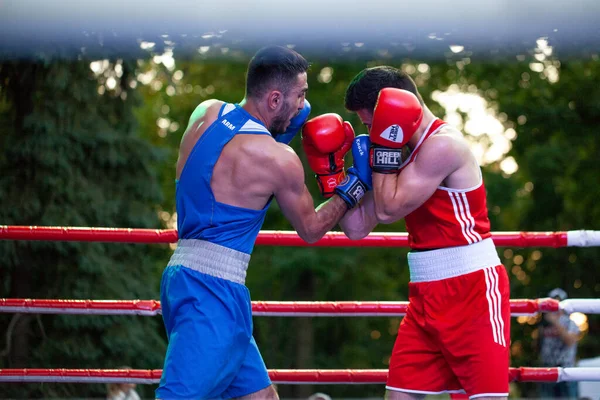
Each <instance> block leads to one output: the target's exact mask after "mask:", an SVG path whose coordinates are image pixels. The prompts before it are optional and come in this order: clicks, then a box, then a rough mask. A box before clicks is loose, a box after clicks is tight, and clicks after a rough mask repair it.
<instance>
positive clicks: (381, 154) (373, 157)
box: [369, 144, 402, 174]
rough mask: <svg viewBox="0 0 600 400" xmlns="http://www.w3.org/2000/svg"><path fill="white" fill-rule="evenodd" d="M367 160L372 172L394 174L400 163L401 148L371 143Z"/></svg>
mask: <svg viewBox="0 0 600 400" xmlns="http://www.w3.org/2000/svg"><path fill="white" fill-rule="evenodd" d="M369 162H370V164H371V168H372V169H373V172H377V173H379V174H395V173H397V172H398V170H399V169H400V166H401V165H402V149H392V148H390V147H384V146H378V145H375V144H374V145H371V149H370V153H369Z"/></svg>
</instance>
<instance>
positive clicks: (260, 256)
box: [0, 49, 600, 398]
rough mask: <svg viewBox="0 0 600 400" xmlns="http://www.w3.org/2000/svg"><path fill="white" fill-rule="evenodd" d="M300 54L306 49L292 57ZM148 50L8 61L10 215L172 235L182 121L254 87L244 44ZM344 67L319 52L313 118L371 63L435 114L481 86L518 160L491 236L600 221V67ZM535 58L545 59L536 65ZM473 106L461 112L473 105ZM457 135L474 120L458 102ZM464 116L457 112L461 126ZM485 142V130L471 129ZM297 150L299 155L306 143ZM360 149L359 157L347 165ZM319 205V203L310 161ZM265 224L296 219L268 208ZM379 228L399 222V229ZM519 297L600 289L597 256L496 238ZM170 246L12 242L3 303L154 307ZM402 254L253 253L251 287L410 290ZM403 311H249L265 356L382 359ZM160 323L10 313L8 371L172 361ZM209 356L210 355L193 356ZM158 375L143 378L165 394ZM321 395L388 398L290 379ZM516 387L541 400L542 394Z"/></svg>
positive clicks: (0, 178) (382, 363)
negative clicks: (359, 314)
mask: <svg viewBox="0 0 600 400" xmlns="http://www.w3.org/2000/svg"><path fill="white" fill-rule="evenodd" d="M298 50H299V51H300V52H302V49H298ZM211 54H212V53H211V52H210V51H209V52H206V53H203V54H198V55H196V56H195V57H189V55H188V56H181V57H178V55H177V53H175V58H174V59H172V58H171V54H162V55H161V54H151V53H149V56H148V57H146V58H144V59H134V60H128V59H117V58H110V57H107V58H106V59H105V60H98V59H87V58H85V57H84V56H82V57H81V58H80V59H79V60H65V59H60V58H48V57H45V58H42V57H40V58H39V59H35V60H31V59H30V60H3V61H2V62H1V63H0V124H1V125H0V126H1V128H0V129H1V134H0V148H1V151H0V200H1V202H0V224H4V225H40V226H48V225H58V226H101V227H135V228H171V227H173V222H174V219H173V212H174V165H175V160H176V157H177V147H178V144H179V141H180V139H181V135H182V134H183V131H184V130H185V128H186V126H187V122H188V117H189V115H190V114H191V112H192V111H193V109H194V108H195V106H196V105H197V104H198V103H200V102H201V101H203V100H205V99H208V98H213V97H216V98H219V99H222V100H225V101H230V102H237V101H239V100H241V99H242V98H243V96H244V82H245V77H244V75H245V70H246V65H247V62H248V60H249V56H250V55H251V54H250V53H241V52H232V53H230V54H227V55H225V56H220V57H216V56H211ZM535 56H536V54H534V52H533V51H532V53H531V54H527V55H522V56H519V57H517V58H516V59H513V60H502V61H495V62H492V61H491V60H479V61H477V60H470V59H469V58H468V57H465V56H461V55H451V56H448V58H447V59H442V60H440V59H433V60H410V59H402V60H390V59H383V58H382V59H380V60H377V59H372V60H361V59H354V60H340V59H328V58H327V57H324V56H323V55H320V56H318V57H311V55H310V54H307V58H309V60H310V61H311V62H312V67H311V70H310V73H309V86H310V89H309V93H308V96H307V97H308V98H309V99H310V101H311V104H312V106H313V111H312V115H313V116H316V115H318V114H322V113H325V112H336V113H339V114H341V115H342V116H343V117H344V118H345V119H348V120H349V121H350V122H352V123H353V125H354V126H355V129H356V131H357V134H360V133H365V129H364V127H362V126H361V125H360V121H359V120H358V119H357V117H356V116H354V115H351V114H350V113H348V112H346V111H345V110H344V108H343V96H344V91H345V88H346V86H347V84H348V82H349V80H350V79H351V78H352V77H353V76H354V75H355V74H356V73H357V72H359V71H360V70H361V69H362V68H364V67H366V66H372V65H378V64H391V65H394V66H397V67H403V68H405V69H406V70H407V71H408V72H409V73H411V75H412V76H413V78H414V79H415V80H416V81H417V82H418V84H419V86H420V90H421V93H422V94H423V97H424V99H425V100H426V102H427V103H428V104H429V106H430V108H431V109H432V110H433V111H434V113H436V114H437V115H438V116H440V117H444V116H445V110H444V108H443V107H442V106H441V105H440V104H438V103H436V102H435V101H434V100H433V99H432V93H433V92H434V91H442V92H443V91H446V90H447V89H448V88H449V87H451V85H454V86H452V87H453V88H454V89H455V90H456V89H458V90H459V91H461V92H464V93H472V94H478V95H480V96H481V97H482V98H483V99H484V100H486V101H487V106H486V107H487V108H488V109H489V110H491V111H492V112H493V113H494V114H495V115H496V116H497V117H498V119H499V120H500V121H501V122H502V124H503V126H504V127H505V128H506V129H509V128H512V129H514V133H516V135H514V134H513V135H512V136H513V141H512V148H511V149H510V151H509V152H508V154H506V156H508V157H513V158H514V160H515V161H516V163H517V165H518V170H517V171H516V172H514V173H513V174H510V175H509V174H507V173H505V172H503V170H502V168H501V166H500V164H501V162H502V159H499V160H497V161H494V162H492V163H488V164H486V165H485V166H484V167H483V171H484V176H485V180H486V185H487V189H488V205H489V209H490V219H491V221H492V229H493V231H518V230H523V231H562V230H573V229H596V230H599V229H600V201H598V199H600V186H599V185H598V183H599V178H600V165H599V163H600V157H599V156H598V154H599V152H600V136H599V135H598V132H597V131H598V125H599V124H600V65H599V64H598V62H597V60H596V59H594V58H591V59H584V60H577V59H567V60H559V59H557V58H555V57H547V58H544V57H541V58H542V59H541V60H540V57H539V55H538V57H537V59H536V58H534V57H535ZM532 63H533V64H532ZM463 111H464V110H463ZM459 115H460V117H461V118H459V120H458V125H459V128H461V129H462V128H464V126H463V125H464V124H465V123H466V122H467V120H468V118H469V117H468V115H467V114H466V112H461V111H460V110H459ZM455 122H456V121H455ZM470 140H472V141H473V142H474V143H475V142H479V143H480V144H481V145H482V146H483V147H486V146H489V145H490V144H491V143H489V140H490V139H489V137H488V136H487V135H485V134H483V135H479V136H472V137H470ZM292 146H293V147H294V148H295V149H296V151H297V152H298V153H299V155H300V157H301V158H302V159H303V160H304V155H303V153H302V150H301V148H300V142H299V139H298V138H296V139H295V140H294V141H293V143H292ZM350 161H351V157H350V156H348V157H347V162H350ZM306 179H307V184H308V186H309V188H310V189H311V191H312V193H313V194H314V199H315V204H319V202H321V201H322V200H321V199H320V198H319V195H318V191H317V188H316V184H315V182H314V180H313V178H312V174H311V173H310V171H308V169H307V170H306ZM264 229H286V230H287V229H291V226H290V224H289V223H288V222H287V221H286V220H285V219H284V217H283V216H282V214H281V213H280V212H279V209H278V207H277V204H276V203H274V204H273V206H272V207H271V209H270V210H269V213H268V215H267V218H266V222H265V225H264ZM377 230H378V231H403V230H404V224H403V223H402V222H399V223H396V224H392V225H388V226H379V227H378V228H377ZM498 251H499V254H500V256H501V258H502V260H503V262H504V264H505V266H506V268H507V269H508V271H509V276H510V277H511V279H512V280H511V290H512V297H513V298H537V297H544V296H545V295H546V294H547V292H548V291H549V290H550V289H551V288H553V287H556V286H560V287H563V288H565V289H566V290H567V292H568V293H569V294H570V296H571V297H573V298H594V297H599V296H600V282H598V281H597V276H598V271H600V261H599V259H600V251H599V250H598V248H589V249H582V248H561V249H550V248H510V249H508V248H499V249H498ZM170 252H171V249H170V247H169V246H168V245H139V244H136V245H134V244H123V245H119V244H100V243H97V244H89V243H76V242H64V243H60V242H57V243H54V242H26V241H23V242H13V241H2V242H0V297H7V298H55V299H62V298H73V299H158V298H159V281H160V276H161V272H162V268H163V267H164V265H165V264H166V262H167V261H168V258H169V255H170ZM406 252H407V250H406V249H377V248H374V249H369V248H362V249H361V248H337V249H325V248H282V247H281V248H275V247H256V248H255V251H254V254H253V257H252V260H251V263H250V269H249V275H248V280H247V285H248V287H249V288H250V291H251V293H252V297H253V299H254V300H365V301H366V300H406V298H407V282H408V270H407V266H406ZM399 322H400V319H398V318H385V317H373V318H286V317H257V318H255V337H256V339H257V341H258V343H259V346H260V348H261V351H262V354H263V357H264V359H265V361H266V363H267V366H268V367H269V368H272V369H289V368H292V369H296V368H320V369H328V368H357V369H359V368H361V369H362V368H374V369H382V368H383V369H384V368H387V365H388V364H387V363H388V357H389V354H390V351H391V349H392V345H393V342H394V339H395V335H396V331H397V328H398V324H399ZM588 322H589V324H588V326H587V329H588V332H587V333H586V335H585V337H584V339H583V341H582V342H580V351H579V355H580V357H582V358H589V357H595V356H597V355H598V354H600V342H599V341H598V340H597V339H596V337H597V335H598V332H599V331H600V323H599V319H598V318H595V317H594V316H589V321H588ZM538 323H539V318H521V319H519V320H517V319H516V318H513V319H512V326H513V328H512V366H515V367H517V366H536V365H538V361H537V345H538V344H537V340H536V339H537V324H538ZM165 342H166V341H165V336H164V332H163V327H162V322H161V320H160V317H155V318H152V317H136V316H123V317H118V316H60V315H35V314H0V368H118V367H121V366H124V365H127V366H131V367H133V368H139V369H160V368H162V360H163V356H164V352H165ZM199 362H201V360H199ZM154 388H155V386H154V385H146V386H144V387H140V386H138V391H139V392H140V393H141V394H142V395H143V397H146V398H151V397H153V390H154ZM316 390H319V391H325V392H328V393H330V394H331V395H332V396H334V397H365V396H372V397H379V396H382V394H383V391H384V388H383V386H380V385H336V386H331V387H323V386H313V387H310V386H287V385H280V386H279V391H280V395H281V396H282V397H287V398H290V397H307V396H308V395H309V394H310V393H312V392H314V391H316ZM515 393H518V394H520V395H522V396H526V395H530V396H531V395H534V394H535V387H534V386H533V385H528V384H519V385H518V386H516V389H515ZM104 395H105V388H104V387H103V386H102V385H100V384H91V385H87V384H64V383H57V384H3V385H1V386H0V397H13V398H42V397H46V398H51V397H63V398H65V397H103V396H104Z"/></svg>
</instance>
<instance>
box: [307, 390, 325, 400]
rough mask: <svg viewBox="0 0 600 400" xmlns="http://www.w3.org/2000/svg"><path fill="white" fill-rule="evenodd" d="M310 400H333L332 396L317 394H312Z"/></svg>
mask: <svg viewBox="0 0 600 400" xmlns="http://www.w3.org/2000/svg"><path fill="white" fill-rule="evenodd" d="M308 400H331V396H329V395H328V394H325V393H321V392H317V393H314V394H312V395H311V396H310V397H309V398H308Z"/></svg>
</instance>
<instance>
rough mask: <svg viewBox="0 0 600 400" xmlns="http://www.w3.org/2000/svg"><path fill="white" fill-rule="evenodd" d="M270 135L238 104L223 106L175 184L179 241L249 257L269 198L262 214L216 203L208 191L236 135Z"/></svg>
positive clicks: (210, 191) (211, 193) (194, 149)
mask: <svg viewBox="0 0 600 400" xmlns="http://www.w3.org/2000/svg"><path fill="white" fill-rule="evenodd" d="M241 134H253V135H271V134H270V133H269V131H268V129H267V128H266V127H265V126H264V125H263V124H262V123H261V122H260V121H259V120H257V119H255V118H253V117H252V116H251V115H250V114H249V113H248V112H246V110H244V109H243V108H242V107H240V106H239V105H238V104H231V103H225V104H224V105H223V106H222V107H221V110H220V111H219V117H218V118H217V119H216V120H215V122H213V123H212V124H211V125H210V126H209V127H208V128H207V129H206V131H205V132H204V133H203V134H202V136H201V137H200V139H198V141H197V142H196V144H195V145H194V148H193V149H192V151H191V153H190V155H189V157H188V159H187V161H186V163H185V166H184V167H183V170H182V171H181V175H180V176H179V180H176V181H175V185H176V191H175V200H176V207H177V230H178V233H179V238H180V239H201V240H206V241H208V242H211V243H215V244H218V245H221V246H225V247H228V248H230V249H234V250H237V251H240V252H243V253H247V254H250V253H252V249H253V248H254V242H255V241H256V237H257V236H258V232H259V231H260V228H261V227H262V224H263V222H264V219H265V214H266V213H267V209H268V208H269V205H270V204H271V200H272V197H271V198H270V199H269V200H268V201H267V204H265V206H264V207H263V209H262V210H252V209H248V208H242V207H236V206H232V205H228V204H224V203H219V202H218V201H216V200H215V196H214V194H213V192H212V189H211V187H210V180H211V178H212V174H213V168H214V166H215V163H216V162H217V160H218V159H219V156H220V155H221V152H222V150H223V147H224V146H225V145H226V144H227V143H229V141H230V140H231V139H233V137H234V136H235V135H241Z"/></svg>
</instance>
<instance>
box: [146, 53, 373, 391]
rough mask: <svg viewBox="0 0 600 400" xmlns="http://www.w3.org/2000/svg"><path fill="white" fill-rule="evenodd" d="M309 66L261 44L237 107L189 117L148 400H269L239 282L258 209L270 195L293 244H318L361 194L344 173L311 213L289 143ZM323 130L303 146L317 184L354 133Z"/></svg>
mask: <svg viewBox="0 0 600 400" xmlns="http://www.w3.org/2000/svg"><path fill="white" fill-rule="evenodd" d="M308 66H309V65H308V63H307V61H306V60H305V59H304V58H303V57H302V56H301V55H299V54H298V53H296V52H295V51H293V50H290V49H288V48H285V47H279V46H271V47H266V48H263V49H261V50H259V51H258V52H257V53H256V54H255V55H254V57H253V58H252V60H251V61H250V63H249V65H248V72H247V80H246V95H245V97H244V99H243V100H242V101H241V102H240V103H239V104H230V103H225V102H222V101H219V100H207V101H205V102H203V103H201V104H200V105H199V106H198V107H197V108H196V110H195V111H194V112H193V114H192V116H191V118H190V122H189V125H188V127H187V129H186V132H185V134H184V136H183V138H182V141H181V145H180V150H179V159H178V162H177V170H176V177H177V179H176V206H177V228H178V231H179V239H180V240H179V242H178V245H177V248H176V250H175V252H174V253H173V255H172V257H171V259H170V261H169V263H168V265H167V267H166V268H165V270H164V273H163V278H162V282H161V304H162V314H163V320H164V324H165V328H166V331H167V336H168V340H169V345H168V349H167V354H166V357H165V362H164V367H163V374H162V377H161V380H160V385H159V387H158V389H157V390H156V396H157V398H160V399H212V398H244V399H277V398H278V396H277V393H276V391H275V389H274V387H273V386H272V385H271V381H270V379H269V376H268V374H267V369H266V367H265V364H264V362H263V360H262V357H261V355H260V352H259V350H258V347H257V345H256V342H255V341H254V338H253V337H252V309H251V302H250V294H249V292H248V289H247V288H246V286H244V282H245V277H246V269H247V267H248V263H249V260H250V254H251V253H252V249H253V247H254V243H255V240H256V237H257V235H258V232H259V230H260V228H261V226H262V223H263V221H264V218H265V213H266V211H267V208H268V207H269V205H270V204H271V201H272V199H273V197H274V198H275V199H276V200H277V202H278V204H279V206H280V208H281V211H282V212H283V213H284V215H285V216H286V217H287V218H288V220H289V221H290V223H291V224H292V226H293V227H294V229H296V231H297V232H298V234H299V235H300V237H302V238H303V239H304V240H306V241H307V242H315V241H317V240H318V239H320V238H321V237H322V236H323V235H324V234H325V233H326V232H327V231H329V230H330V229H332V228H333V227H334V226H335V225H336V224H337V222H338V221H339V220H340V219H341V217H342V216H343V215H344V214H345V212H346V211H347V210H348V209H349V208H351V207H353V206H354V205H356V203H357V202H358V201H359V200H360V195H361V191H360V190H356V188H357V184H359V183H360V181H358V178H357V177H356V176H350V171H349V179H348V180H346V181H345V182H344V183H340V184H339V185H338V188H337V189H336V194H333V192H331V193H330V194H329V196H331V198H330V199H329V200H328V201H327V202H325V203H323V204H322V205H321V206H319V208H318V209H317V210H315V208H314V203H313V199H312V197H311V195H310V193H309V191H308V189H307V188H306V185H305V183H304V169H303V167H302V164H301V162H300V159H299V158H298V156H297V154H296V153H295V152H294V151H293V150H292V148H291V147H289V146H287V143H289V141H291V140H292V138H293V137H294V135H295V134H296V133H297V132H298V131H299V130H300V129H301V128H302V126H303V125H304V123H305V121H306V119H307V118H308V115H309V113H310V105H309V104H308V101H306V99H305V94H306V91H307V90H308V85H307V72H306V71H307V69H308ZM328 115H330V116H331V115H333V114H328ZM340 121H341V118H340ZM323 124H324V122H323V121H321V120H319V121H317V124H312V125H311V126H314V127H315V128H313V130H312V131H310V132H308V136H307V138H308V139H307V140H310V138H312V139H314V140H315V143H312V142H311V143H304V144H305V148H306V146H313V147H312V153H311V157H312V158H311V160H312V161H311V162H312V163H313V164H314V163H319V162H321V165H322V166H324V167H327V168H329V166H331V172H332V174H329V175H327V174H322V175H321V176H320V178H319V179H320V182H325V181H327V182H330V180H328V179H329V178H331V177H332V176H333V177H334V178H336V179H337V177H339V176H343V175H344V174H343V157H344V155H345V154H346V153H347V152H348V150H349V149H350V147H351V144H352V141H353V139H354V132H353V131H352V132H351V128H350V129H348V128H344V127H343V126H342V125H341V124H338V120H337V119H335V118H326V121H325V124H329V125H328V126H326V127H325V128H323ZM317 128H318V129H317ZM305 133H306V132H305ZM274 139H275V140H274ZM303 141H304V140H303ZM319 149H322V150H323V152H322V153H320V152H319V151H320V150H319ZM340 164H341V165H340ZM311 165H312V164H311ZM338 167H339V168H341V170H340V169H339V168H338ZM327 168H325V169H327ZM334 170H335V171H334ZM340 171H341V174H342V175H339V174H340ZM325 172H327V171H325ZM334 172H335V173H334ZM336 174H337V175H336ZM328 177H329V178H328ZM337 183H339V182H336V184H337ZM334 186H335V185H334Z"/></svg>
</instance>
